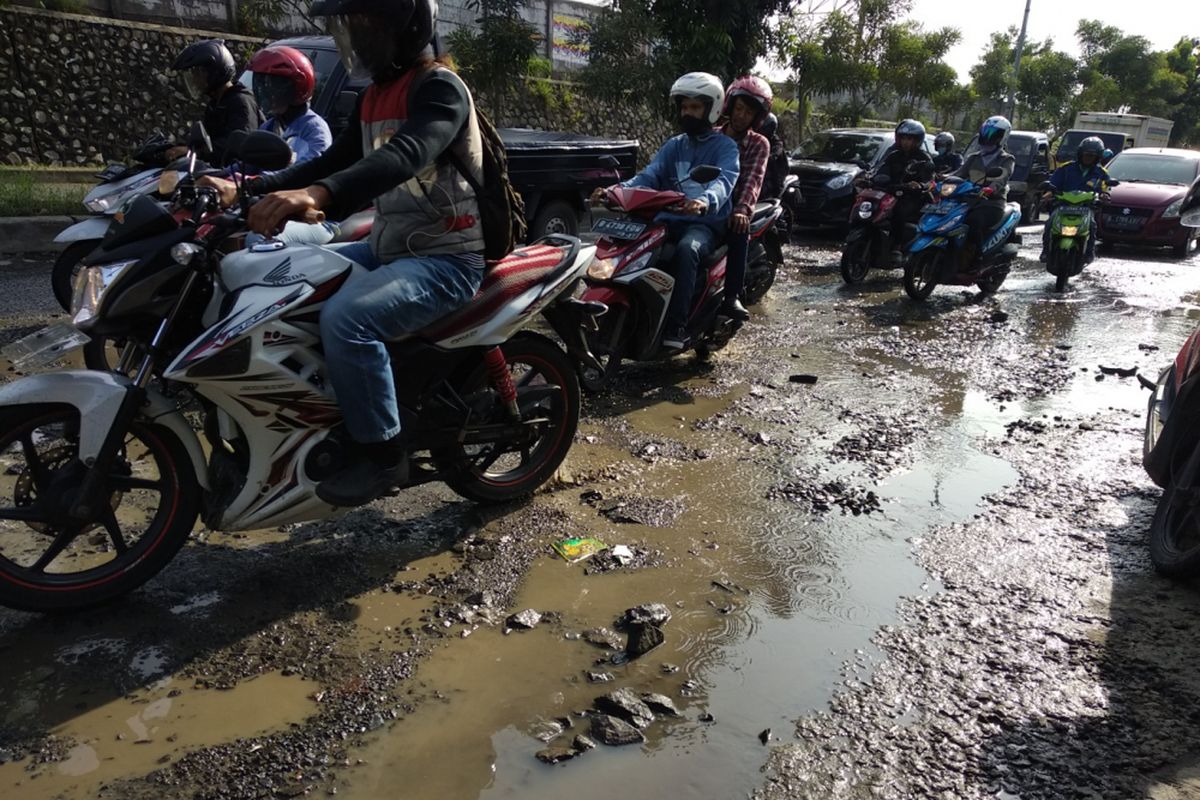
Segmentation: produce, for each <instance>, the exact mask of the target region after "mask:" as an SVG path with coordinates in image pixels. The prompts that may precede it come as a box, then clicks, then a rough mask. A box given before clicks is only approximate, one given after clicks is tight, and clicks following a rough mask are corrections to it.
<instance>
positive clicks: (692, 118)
mask: <svg viewBox="0 0 1200 800" xmlns="http://www.w3.org/2000/svg"><path fill="white" fill-rule="evenodd" d="M670 98H671V101H672V102H673V103H674V104H675V114H676V122H677V123H678V125H679V127H680V129H681V130H682V131H683V133H681V134H680V135H678V136H675V137H673V138H671V139H668V140H667V141H666V142H665V143H664V144H663V146H662V147H661V148H660V149H659V151H658V153H657V154H656V155H655V156H654V160H653V161H651V162H650V164H649V166H647V167H646V169H645V170H643V171H642V172H640V173H638V174H637V175H635V176H633V177H632V178H630V179H629V180H627V181H625V182H624V183H622V184H619V185H620V186H624V187H628V188H638V187H644V188H647V189H655V190H657V191H679V192H682V193H683V194H684V195H685V196H686V197H687V201H686V202H684V203H683V204H682V206H681V208H680V210H679V212H678V213H666V212H664V213H662V214H660V215H659V216H658V221H660V222H663V223H665V224H666V225H667V226H668V229H669V230H670V234H671V237H672V239H673V240H674V241H676V248H675V291H674V292H673V293H672V295H671V303H670V306H669V307H668V308H667V321H666V333H665V334H664V336H663V347H665V348H666V349H667V350H668V351H671V352H682V351H684V350H686V349H687V348H688V346H689V345H690V343H691V341H690V338H689V337H688V332H687V321H688V311H689V309H690V308H691V306H692V299H693V293H694V291H695V288H696V276H697V274H698V273H699V271H700V265H701V264H702V263H703V262H704V259H705V258H706V257H707V256H708V255H710V254H711V253H712V252H713V251H714V250H715V249H716V248H717V246H718V243H719V242H720V240H721V239H722V238H723V237H724V235H725V231H726V228H727V226H728V222H729V216H730V214H731V212H732V208H733V203H732V200H731V198H732V196H733V188H734V185H735V184H736V183H737V179H738V147H737V145H736V144H734V142H733V140H732V139H730V138H729V137H728V136H722V135H721V134H719V133H717V132H716V131H714V130H713V127H712V126H713V125H715V124H716V122H717V120H718V119H719V118H720V116H721V106H722V104H723V103H724V102H725V87H724V86H722V85H721V80H720V79H719V78H717V77H716V76H715V75H710V74H708V73H706V72H689V73H688V74H686V75H684V76H682V77H681V78H679V80H677V81H675V84H674V85H673V86H672V87H671V93H670ZM699 166H713V167H719V168H720V169H721V175H720V177H718V178H716V179H715V180H713V181H712V182H710V183H708V184H699V183H696V182H695V181H693V180H691V179H690V178H689V173H690V172H691V171H692V169H694V168H695V167H699ZM607 191H608V190H607V189H604V188H598V189H596V191H595V192H594V193H593V194H592V202H593V203H600V202H602V201H603V200H604V196H605V194H606V193H607Z"/></svg>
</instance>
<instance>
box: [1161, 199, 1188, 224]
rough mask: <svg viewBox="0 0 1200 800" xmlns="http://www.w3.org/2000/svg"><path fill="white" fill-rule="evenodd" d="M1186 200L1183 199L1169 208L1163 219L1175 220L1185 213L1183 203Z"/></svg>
mask: <svg viewBox="0 0 1200 800" xmlns="http://www.w3.org/2000/svg"><path fill="white" fill-rule="evenodd" d="M1186 199H1187V198H1186V197H1181V198H1179V199H1178V200H1176V201H1175V202H1174V203H1171V205H1169V206H1167V210H1166V211H1164V212H1163V219H1174V218H1175V217H1178V216H1179V215H1180V214H1181V213H1183V201H1184V200H1186Z"/></svg>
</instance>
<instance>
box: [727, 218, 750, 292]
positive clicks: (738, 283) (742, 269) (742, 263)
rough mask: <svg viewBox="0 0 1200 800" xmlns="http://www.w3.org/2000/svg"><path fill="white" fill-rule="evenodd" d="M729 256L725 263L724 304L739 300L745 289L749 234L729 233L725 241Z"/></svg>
mask: <svg viewBox="0 0 1200 800" xmlns="http://www.w3.org/2000/svg"><path fill="white" fill-rule="evenodd" d="M726 244H728V245H729V256H728V258H727V260H726V261H725V302H726V303H732V302H733V301H734V300H740V299H741V296H742V289H744V288H746V261H747V259H748V258H749V257H750V233H749V231H747V232H746V233H733V232H732V231H730V233H729V238H728V239H727V240H726Z"/></svg>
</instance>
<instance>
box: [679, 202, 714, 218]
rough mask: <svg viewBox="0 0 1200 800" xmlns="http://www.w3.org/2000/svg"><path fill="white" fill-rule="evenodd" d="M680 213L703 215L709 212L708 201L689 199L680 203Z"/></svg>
mask: <svg viewBox="0 0 1200 800" xmlns="http://www.w3.org/2000/svg"><path fill="white" fill-rule="evenodd" d="M679 213H680V214H687V215H689V216H693V217H702V216H704V215H705V214H707V213H708V203H706V202H704V201H703V200H688V201H686V202H683V203H680V204H679Z"/></svg>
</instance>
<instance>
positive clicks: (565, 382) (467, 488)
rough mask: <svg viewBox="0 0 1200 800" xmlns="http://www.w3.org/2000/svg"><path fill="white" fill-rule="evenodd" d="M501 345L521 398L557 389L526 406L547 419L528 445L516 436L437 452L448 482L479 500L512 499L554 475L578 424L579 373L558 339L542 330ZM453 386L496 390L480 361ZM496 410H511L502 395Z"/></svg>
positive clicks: (500, 416) (527, 412)
mask: <svg viewBox="0 0 1200 800" xmlns="http://www.w3.org/2000/svg"><path fill="white" fill-rule="evenodd" d="M500 349H501V350H503V351H504V357H505V359H506V360H507V361H508V369H509V372H510V374H511V375H512V379H513V383H514V384H516V387H517V400H518V402H520V400H521V393H522V391H523V390H524V391H529V390H551V389H552V390H553V391H552V392H550V393H549V394H548V395H547V396H546V397H545V398H544V399H541V400H539V401H538V402H537V403H536V405H534V406H533V407H532V408H528V409H524V410H523V413H522V418H523V419H530V418H531V417H534V416H536V417H538V418H542V419H544V420H546V421H545V422H544V423H541V424H539V425H538V427H537V428H536V429H535V430H536V438H535V439H534V440H533V441H531V442H527V443H525V445H524V447H522V446H521V443H517V442H513V443H502V444H491V445H481V446H474V447H470V446H464V445H458V446H455V447H453V448H447V449H445V450H439V451H437V452H435V453H433V458H434V461H435V462H436V463H437V465H438V467H439V468H440V469H442V470H444V471H447V472H449V473H450V477H449V478H447V479H446V484H447V485H448V486H449V487H450V488H451V489H453V490H454V491H455V492H457V493H458V494H459V495H461V496H462V497H465V498H466V499H468V500H473V501H474V502H476V503H485V504H494V503H508V502H512V501H515V500H521V499H524V498H526V497H529V496H530V495H532V494H533V493H534V492H535V491H536V490H537V489H538V488H539V487H541V486H542V484H544V483H546V481H548V480H550V479H551V478H552V477H554V473H555V472H556V471H557V470H558V468H559V466H561V465H562V462H563V460H564V459H566V457H567V453H568V452H569V451H570V450H571V444H572V442H573V440H574V439H575V431H576V429H577V428H578V427H579V410H580V397H579V378H578V377H577V376H576V374H575V365H574V363H573V362H572V361H571V359H570V358H569V357H568V356H567V354H566V353H564V352H563V351H562V349H561V348H560V347H559V346H558V345H557V344H555V343H554V342H552V341H550V340H549V339H547V338H546V337H544V336H541V335H538V334H532V333H524V334H521V335H520V336H517V337H516V338H514V339H512V340H510V341H508V342H506V343H505V344H504V345H502V346H501V348H500ZM454 388H455V390H456V391H457V392H458V394H459V396H460V397H469V396H471V395H472V394H478V393H479V392H485V391H487V392H491V391H493V390H492V389H491V383H490V381H489V378H488V374H487V370H486V369H485V368H484V365H483V364H482V363H480V364H479V365H478V367H476V368H475V369H473V370H472V371H471V372H470V374H468V375H466V376H465V377H464V378H462V379H460V380H455V381H454ZM493 414H494V419H495V421H497V422H499V421H503V420H504V419H506V415H507V412H505V411H504V409H503V408H502V405H501V402H500V398H499V397H498V396H497V397H496V398H495V405H494V407H493Z"/></svg>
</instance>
